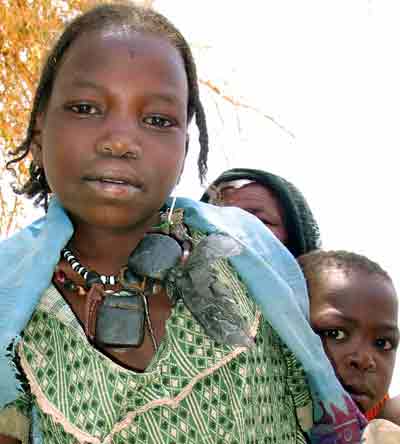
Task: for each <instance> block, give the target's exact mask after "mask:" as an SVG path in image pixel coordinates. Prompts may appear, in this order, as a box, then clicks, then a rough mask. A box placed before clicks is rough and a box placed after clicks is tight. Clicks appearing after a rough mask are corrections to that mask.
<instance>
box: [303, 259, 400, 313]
mask: <svg viewBox="0 0 400 444" xmlns="http://www.w3.org/2000/svg"><path fill="white" fill-rule="evenodd" d="M309 284H310V285H309V290H310V297H311V298H318V299H320V300H330V301H336V302H338V301H340V303H346V302H348V303H351V302H353V300H355V299H358V300H360V302H362V303H368V302H373V303H380V302H383V301H388V302H390V304H391V305H393V309H394V310H397V295H396V290H395V288H394V286H393V283H392V281H391V280H390V278H389V277H388V276H385V275H382V274H380V273H375V272H370V271H368V270H364V269H362V268H359V267H354V268H351V267H346V268H343V267H340V266H330V267H327V268H324V269H321V270H319V271H318V272H316V274H315V275H314V279H312V282H310V283H309ZM367 301H368V302H367Z"/></svg>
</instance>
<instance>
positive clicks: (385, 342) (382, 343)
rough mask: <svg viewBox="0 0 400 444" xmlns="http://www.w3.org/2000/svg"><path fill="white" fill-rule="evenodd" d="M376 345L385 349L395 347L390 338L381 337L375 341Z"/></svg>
mask: <svg viewBox="0 0 400 444" xmlns="http://www.w3.org/2000/svg"><path fill="white" fill-rule="evenodd" d="M375 345H376V347H377V348H379V349H381V350H385V351H389V350H393V349H394V345H393V343H392V341H391V340H390V339H385V338H379V339H377V340H376V341H375Z"/></svg>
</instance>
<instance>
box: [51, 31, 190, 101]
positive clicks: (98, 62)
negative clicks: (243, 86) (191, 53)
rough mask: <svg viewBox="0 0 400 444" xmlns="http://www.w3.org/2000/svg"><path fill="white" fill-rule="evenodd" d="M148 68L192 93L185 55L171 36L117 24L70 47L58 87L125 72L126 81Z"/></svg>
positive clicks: (158, 79) (156, 76) (178, 89)
mask: <svg viewBox="0 0 400 444" xmlns="http://www.w3.org/2000/svg"><path fill="white" fill-rule="evenodd" d="M143 70H145V71H146V72H147V73H148V79H149V80H150V79H152V80H154V81H155V82H156V84H159V83H162V84H163V85H164V86H165V87H168V88H171V89H173V90H175V91H176V92H177V93H178V92H179V94H183V95H184V96H185V102H186V101H187V95H188V81H187V75H186V70H185V66H184V62H183V59H182V56H181V54H180V52H179V51H178V49H177V48H176V47H175V46H173V45H172V44H171V43H170V41H169V40H168V39H167V38H163V37H162V36H158V35H154V34H149V33H143V32H138V31H135V30H132V29H128V28H127V29H124V30H121V29H117V30H116V31H115V32H114V30H113V27H110V28H106V29H103V30H98V31H90V32H87V33H84V34H81V35H80V36H79V37H78V38H77V39H76V40H75V41H74V42H73V44H72V45H71V47H70V48H69V49H68V52H67V53H66V54H65V57H64V58H63V60H62V62H61V66H60V67H59V70H58V73H57V78H56V82H55V83H56V86H58V85H60V84H65V83H67V84H70V83H71V82H72V81H73V80H74V79H76V78H82V77H83V78H88V77H91V76H93V75H95V76H98V75H103V74H104V73H105V72H106V71H109V72H113V73H116V72H119V73H120V74H121V75H122V74H123V73H124V75H125V80H127V81H131V79H133V78H134V76H135V75H136V74H138V73H141V72H142V71H143Z"/></svg>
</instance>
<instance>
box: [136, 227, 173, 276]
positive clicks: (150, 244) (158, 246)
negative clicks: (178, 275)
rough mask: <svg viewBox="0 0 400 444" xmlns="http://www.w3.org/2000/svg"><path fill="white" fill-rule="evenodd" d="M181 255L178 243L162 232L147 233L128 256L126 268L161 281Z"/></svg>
mask: <svg viewBox="0 0 400 444" xmlns="http://www.w3.org/2000/svg"><path fill="white" fill-rule="evenodd" d="M181 256H182V248H181V246H180V245H179V243H178V242H177V241H176V240H175V239H173V238H172V237H170V236H165V235H163V234H156V233H152V234H147V235H146V236H145V237H144V238H143V240H142V241H141V242H140V243H139V245H138V246H137V247H136V249H135V251H133V252H132V253H131V255H130V256H129V258H128V268H129V270H131V271H132V272H133V273H136V274H137V275H139V276H147V277H150V278H153V279H158V280H160V281H162V280H163V279H164V278H165V277H166V275H167V273H168V270H170V269H171V268H172V267H175V266H176V265H177V264H178V263H179V261H180V259H181Z"/></svg>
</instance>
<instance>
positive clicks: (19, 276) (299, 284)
mask: <svg viewBox="0 0 400 444" xmlns="http://www.w3.org/2000/svg"><path fill="white" fill-rule="evenodd" d="M176 206H177V208H184V209H185V213H184V214H185V222H186V223H187V224H188V225H189V226H190V227H193V228H195V229H198V230H201V231H203V232H205V233H207V234H209V233H212V232H222V233H229V234H230V235H231V236H233V237H234V238H236V239H237V240H238V241H239V242H240V243H242V245H243V246H244V247H245V248H244V250H243V252H242V254H240V255H239V256H236V257H232V258H231V259H230V261H231V263H232V264H233V266H234V267H235V269H236V270H237V272H238V273H239V275H240V277H241V279H242V280H243V282H244V283H245V284H246V285H247V287H248V290H249V293H250V295H251V296H252V297H253V298H254V299H255V301H256V302H257V303H258V305H259V306H260V308H261V310H262V312H263V315H264V317H265V319H266V320H267V321H268V322H269V323H270V324H271V326H272V327H273V328H274V329H275V331H276V332H277V333H278V334H279V336H280V337H281V339H282V340H283V341H284V342H285V343H286V345H287V346H288V347H289V349H290V350H292V351H293V352H294V353H295V355H296V356H297V358H298V359H299V361H300V362H301V363H302V365H303V367H304V370H305V372H306V374H307V378H308V381H309V384H310V388H311V392H312V395H313V400H314V406H315V413H314V419H315V423H316V426H315V427H314V431H313V433H312V436H311V437H310V438H311V440H312V442H315V443H319V442H322V441H323V440H325V439H328V441H323V442H326V443H330V442H332V443H333V442H335V441H334V440H333V439H338V441H336V442H337V443H338V444H340V443H342V442H343V443H344V442H346V443H351V444H356V443H358V442H359V436H360V430H361V428H362V427H363V425H364V422H363V418H362V416H361V415H360V413H359V412H358V410H357V408H356V407H355V405H354V404H353V402H352V400H351V398H350V397H349V396H348V395H347V394H346V392H345V391H344V390H343V388H342V387H341V385H340V384H339V382H338V381H337V379H336V377H335V374H334V371H333V369H332V366H331V365H330V363H329V361H328V359H327V358H326V356H325V354H324V351H323V348H322V344H321V341H320V339H319V337H318V336H317V335H315V334H314V333H313V331H312V330H311V328H310V326H309V323H308V311H309V306H308V296H307V290H306V285H305V282H304V278H303V275H302V273H301V271H300V269H299V267H298V265H297V262H296V261H295V259H294V258H293V256H292V255H291V254H290V253H289V252H288V251H287V250H286V248H285V247H283V245H282V244H281V243H280V242H279V241H278V240H277V239H276V238H275V237H274V236H273V235H272V234H271V232H270V231H269V230H267V229H266V228H265V226H264V225H263V224H262V223H261V222H260V221H258V219H257V218H255V217H254V216H251V215H250V214H248V213H245V212H244V211H242V210H240V209H237V208H219V207H214V206H211V205H207V204H203V203H201V202H196V201H192V200H190V199H177V203H176ZM72 233H73V227H72V224H71V222H70V220H69V218H68V216H67V215H66V213H65V211H64V210H63V208H62V207H61V205H60V204H59V202H58V201H57V199H55V198H53V199H52V201H51V202H50V206H49V210H48V213H47V214H46V216H45V217H43V218H41V219H39V220H38V221H36V222H34V223H33V224H32V225H30V226H28V227H27V228H25V229H24V230H22V231H20V232H18V233H17V234H15V235H14V236H13V237H11V238H10V239H7V240H5V241H3V242H2V243H1V248H0V270H3V271H2V272H1V275H0V408H2V407H3V406H4V405H6V404H7V403H9V402H12V401H13V400H15V399H16V398H17V396H18V387H19V384H18V381H17V379H16V377H15V369H14V368H13V366H12V364H10V359H9V355H10V349H12V347H14V346H15V344H16V342H17V341H18V339H19V335H20V334H21V332H22V330H23V329H24V327H25V326H26V324H27V322H28V321H29V319H30V317H31V316H32V314H33V311H34V309H35V307H36V305H37V303H38V301H39V299H40V297H41V295H42V293H43V292H44V291H45V290H46V288H47V287H48V286H49V283H50V281H51V278H52V275H53V271H54V268H55V266H56V264H57V263H58V261H59V258H60V251H61V249H62V248H63V247H64V246H65V245H66V244H67V242H68V240H69V239H70V238H71V236H72ZM348 424H350V428H349V426H348ZM346 427H347V429H346V430H347V431H348V432H349V433H352V434H353V437H354V439H352V440H351V441H344V438H343V437H342V439H343V441H342V440H341V438H340V437H341V436H342V435H343V433H344V431H346V430H345V429H344V428H346ZM357 432H358V433H357ZM357 435H358V436H357ZM346 436H348V434H347V435H346ZM330 439H332V441H331V440H330Z"/></svg>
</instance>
